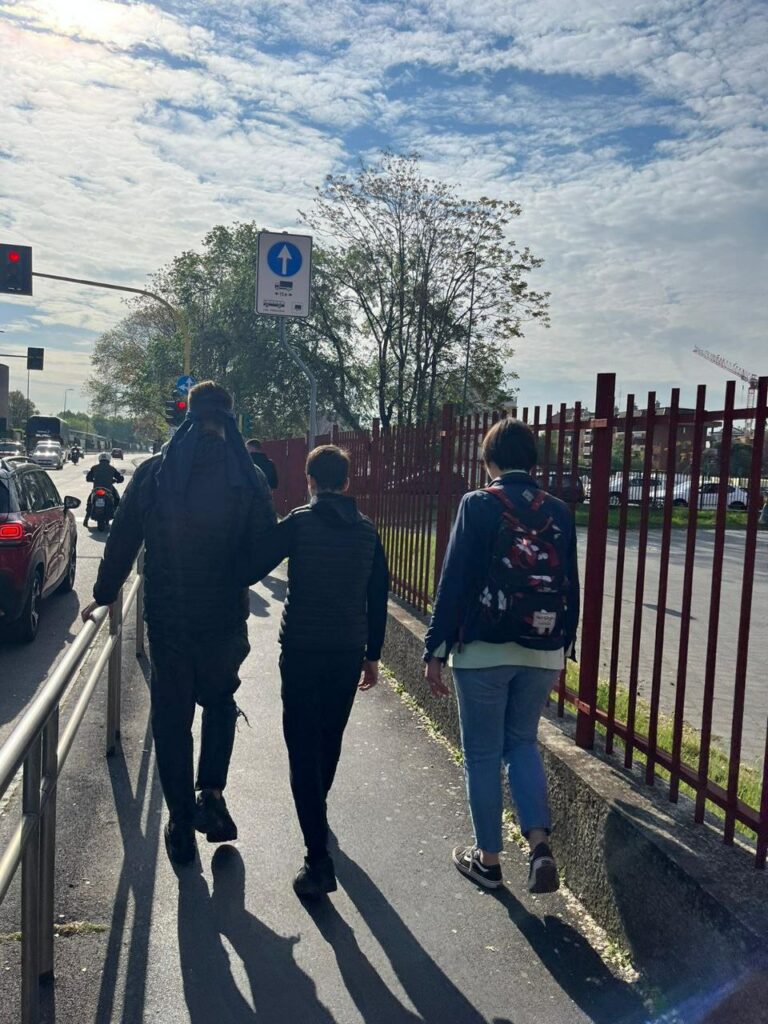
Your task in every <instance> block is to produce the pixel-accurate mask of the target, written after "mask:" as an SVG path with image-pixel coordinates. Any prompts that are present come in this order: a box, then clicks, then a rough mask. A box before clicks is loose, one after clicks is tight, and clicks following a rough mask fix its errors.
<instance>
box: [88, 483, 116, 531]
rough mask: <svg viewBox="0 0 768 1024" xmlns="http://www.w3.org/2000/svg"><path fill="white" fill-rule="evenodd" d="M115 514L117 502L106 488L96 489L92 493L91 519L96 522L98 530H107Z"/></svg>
mask: <svg viewBox="0 0 768 1024" xmlns="http://www.w3.org/2000/svg"><path fill="white" fill-rule="evenodd" d="M114 514H115V502H114V499H113V497H112V494H111V493H110V491H108V490H107V488H106V487H94V489H93V491H92V492H91V508H90V512H89V517H90V518H91V519H95V520H96V529H97V530H100V531H102V532H103V531H104V530H106V528H107V526H108V525H109V523H110V522H111V521H112V517H113V516H114Z"/></svg>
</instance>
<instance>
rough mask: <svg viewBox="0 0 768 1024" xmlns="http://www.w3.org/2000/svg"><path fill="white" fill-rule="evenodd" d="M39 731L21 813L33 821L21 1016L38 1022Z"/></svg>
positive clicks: (27, 765)
mask: <svg viewBox="0 0 768 1024" xmlns="http://www.w3.org/2000/svg"><path fill="white" fill-rule="evenodd" d="M41 751H42V739H41V737H40V736H39V735H38V737H37V739H36V741H35V743H34V744H33V745H32V748H31V749H30V751H29V753H28V754H27V756H26V758H25V760H24V780H23V783H22V798H21V813H22V820H23V821H24V823H25V824H26V823H27V822H30V827H29V832H28V839H27V842H26V844H25V846H24V850H23V852H22V855H21V1020H22V1024H37V1022H38V1017H39V1015H40V768H41V760H42V758H41Z"/></svg>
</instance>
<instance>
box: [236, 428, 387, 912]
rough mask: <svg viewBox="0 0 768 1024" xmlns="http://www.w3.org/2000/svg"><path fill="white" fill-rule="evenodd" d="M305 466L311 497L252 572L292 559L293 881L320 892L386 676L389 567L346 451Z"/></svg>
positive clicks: (326, 453) (285, 662)
mask: <svg viewBox="0 0 768 1024" xmlns="http://www.w3.org/2000/svg"><path fill="white" fill-rule="evenodd" d="M306 473H307V484H308V486H309V491H310V495H311V500H310V503H309V504H308V505H304V506H302V507H301V508H296V509H294V510H293V511H292V512H291V513H290V514H289V515H288V516H286V518H285V519H283V520H282V522H281V523H279V524H278V525H277V527H276V528H275V529H274V531H273V532H272V535H271V537H269V538H268V539H267V540H266V541H265V542H264V543H263V544H262V545H261V546H260V548H259V551H258V554H257V558H256V562H255V564H253V565H252V571H251V573H250V574H249V576H250V579H251V580H253V581H255V580H260V579H263V577H264V576H266V575H267V574H268V573H269V572H271V571H272V570H273V569H274V568H275V567H276V566H277V565H279V564H280V562H282V560H283V559H284V558H287V559H288V592H287V595H286V598H285V606H284V609H283V618H282V622H281V624H280V644H281V645H282V654H281V656H280V674H281V676H282V681H283V686H282V698H283V733H284V735H285V742H286V745H287V747H288V760H289V763H290V769H291V789H292V791H293V798H294V802H295V804H296V812H297V814H298V818H299V824H300V825H301V830H302V832H303V834H304V842H305V843H306V847H307V853H306V857H305V861H304V866H303V867H302V868H301V870H300V871H299V873H298V875H297V876H296V878H295V880H294V883H293V887H294V890H295V891H296V893H297V895H299V896H305V897H313V896H320V895H321V894H322V893H326V892H333V891H334V890H335V889H336V875H335V873H334V868H333V861H332V860H331V858H330V856H329V854H328V822H327V818H326V798H327V796H328V793H329V791H330V788H331V785H332V784H333V778H334V775H335V773H336V766H337V764H338V761H339V756H340V754H341V742H342V736H343V734H344V729H345V727H346V724H347V721H348V719H349V715H350V712H351V710H352V704H353V702H354V699H355V693H356V692H357V689H358V688H359V689H361V690H369V689H370V688H371V687H373V686H375V685H376V683H377V682H378V678H379V657H380V656H381V648H382V644H383V643H384V631H385V629H386V622H387V594H388V591H389V572H388V570H387V561H386V558H385V556H384V550H383V548H382V546H381V540H380V539H379V535H378V533H377V532H376V527H375V526H374V525H373V523H372V522H371V521H370V520H369V519H367V518H366V517H365V516H363V515H361V514H360V512H358V510H357V506H356V504H355V500H354V498H350V497H348V496H347V495H346V493H345V492H346V491H347V489H348V487H349V456H348V455H347V453H346V452H343V451H342V450H341V449H340V448H337V447H336V446H335V445H322V446H321V447H319V448H315V449H314V451H312V452H310V454H309V458H308V459H307V465H306ZM361 671H362V677H361Z"/></svg>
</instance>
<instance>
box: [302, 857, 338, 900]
mask: <svg viewBox="0 0 768 1024" xmlns="http://www.w3.org/2000/svg"><path fill="white" fill-rule="evenodd" d="M293 891H294V892H295V893H296V895H297V896H301V898H302V899H317V898H318V897H320V896H324V895H325V893H328V892H336V872H335V871H334V868H333V861H332V860H331V858H330V857H326V858H325V860H320V861H317V862H316V863H314V864H310V863H309V861H307V860H305V861H304V865H303V867H302V868H301V870H300V871H299V873H298V875H296V877H295V878H294V880H293Z"/></svg>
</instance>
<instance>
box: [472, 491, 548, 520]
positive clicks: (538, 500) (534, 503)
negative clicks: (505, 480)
mask: <svg viewBox="0 0 768 1024" xmlns="http://www.w3.org/2000/svg"><path fill="white" fill-rule="evenodd" d="M483 490H484V491H485V493H486V494H492V495H493V496H494V498H497V499H498V500H499V501H500V502H501V503H502V505H503V506H504V507H505V508H506V509H507V511H509V512H517V513H518V514H519V513H520V511H521V510H520V508H519V507H518V506H517V505H516V504H515V503H514V501H512V499H511V498H510V496H509V495H508V494H507V492H506V491H505V490H504V488H503V487H484V488H483ZM546 496H547V492H546V491H543V490H542V489H541V488H540V487H537V488H536V490H535V491H534V492H533V494H532V496H531V498H530V500H526V502H525V506H524V507H525V508H526V509H529V510H531V511H533V512H538V510H539V509H540V508H541V505H542V503H543V501H544V499H545V498H546Z"/></svg>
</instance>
